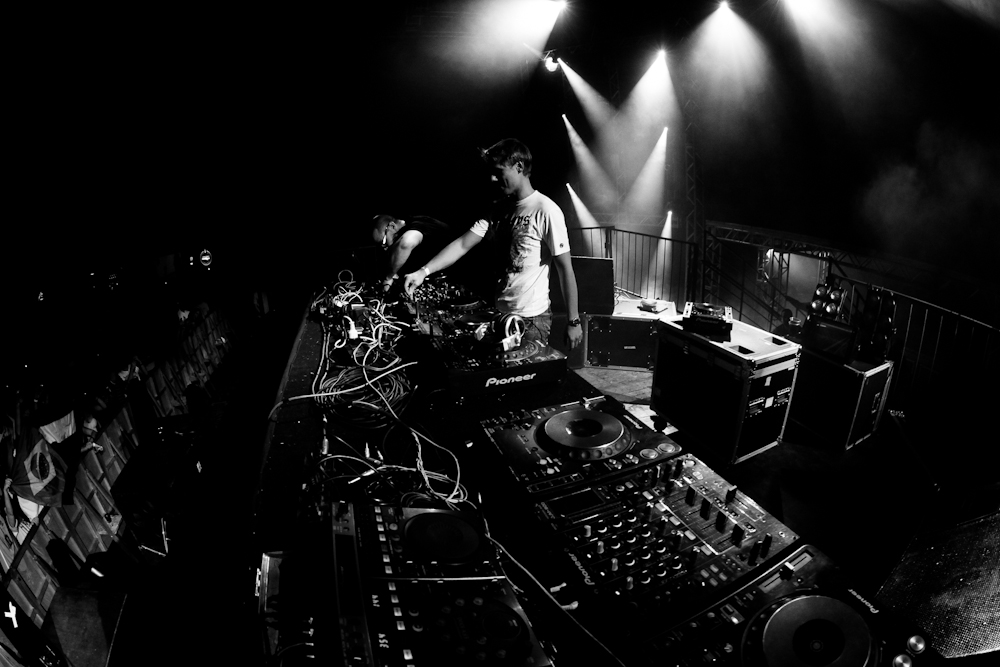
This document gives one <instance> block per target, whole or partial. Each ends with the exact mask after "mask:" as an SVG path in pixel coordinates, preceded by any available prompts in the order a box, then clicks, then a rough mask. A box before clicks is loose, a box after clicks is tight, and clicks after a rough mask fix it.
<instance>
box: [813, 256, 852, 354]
mask: <svg viewBox="0 0 1000 667" xmlns="http://www.w3.org/2000/svg"><path fill="white" fill-rule="evenodd" d="M844 294H845V290H844V288H843V287H841V285H840V280H839V279H838V278H836V277H834V276H828V277H827V279H826V282H823V283H820V284H818V285H816V290H815V291H814V292H813V298H812V301H811V302H810V303H809V317H808V319H806V322H805V326H804V327H803V330H802V345H803V347H805V348H806V349H808V350H810V351H812V352H816V353H819V354H824V355H827V356H829V357H832V358H834V359H836V360H837V361H840V362H843V363H848V362H850V361H852V360H853V359H854V355H855V353H856V351H857V350H856V348H857V329H856V327H854V326H852V325H850V324H847V323H845V322H842V321H840V316H841V307H842V306H843V303H844Z"/></svg>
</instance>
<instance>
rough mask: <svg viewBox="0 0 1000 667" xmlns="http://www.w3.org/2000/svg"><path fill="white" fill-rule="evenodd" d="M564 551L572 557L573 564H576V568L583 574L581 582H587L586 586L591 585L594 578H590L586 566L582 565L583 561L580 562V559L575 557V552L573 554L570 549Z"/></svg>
mask: <svg viewBox="0 0 1000 667" xmlns="http://www.w3.org/2000/svg"><path fill="white" fill-rule="evenodd" d="M566 553H567V554H569V557H570V558H571V559H572V561H573V564H574V565H576V569H578V570H580V573H581V574H583V583H585V584H587V585H588V586H593V585H594V580H593V579H591V578H590V573H589V572H587V568H585V567H584V566H583V563H581V562H580V560H579V559H578V558H577V557H576V554H574V553H573V552H571V551H568V552H566Z"/></svg>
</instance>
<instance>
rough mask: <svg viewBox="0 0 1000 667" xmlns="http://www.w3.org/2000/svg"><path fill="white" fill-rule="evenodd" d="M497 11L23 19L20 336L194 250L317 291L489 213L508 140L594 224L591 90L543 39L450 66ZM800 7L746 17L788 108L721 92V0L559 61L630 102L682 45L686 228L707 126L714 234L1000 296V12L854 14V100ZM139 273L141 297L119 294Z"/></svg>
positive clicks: (604, 7) (897, 9)
mask: <svg viewBox="0 0 1000 667" xmlns="http://www.w3.org/2000/svg"><path fill="white" fill-rule="evenodd" d="M486 4H489V3H482V2H427V1H417V2H388V3H387V2H380V3H369V4H368V5H366V6H364V7H351V8H350V9H349V10H348V9H347V8H346V7H344V8H342V7H339V6H338V7H336V8H334V9H330V10H328V11H326V10H324V11H318V10H314V11H307V12H302V13H298V12H296V11H293V10H288V9H283V10H259V11H254V10H251V9H248V8H245V7H242V8H239V9H238V10H233V11H231V12H222V11H219V10H211V11H208V10H204V11H197V12H186V11H185V12H181V11H179V10H163V11H152V10H148V9H144V10H141V11H136V12H133V13H125V14H120V13H119V14H114V15H110V14H109V15H105V16H98V15H94V14H93V13H89V12H88V13H86V14H80V15H71V14H65V13H59V14H57V13H50V14H47V15H43V16H36V17H31V18H30V19H29V18H25V19H23V20H22V21H20V22H17V23H16V34H17V38H18V39H17V40H16V42H17V46H18V48H16V49H15V56H14V58H13V60H12V63H11V66H10V68H9V69H10V71H11V72H12V75H13V76H12V78H11V80H10V89H9V90H8V100H9V105H8V106H9V109H10V110H12V111H13V113H12V114H11V118H12V120H10V121H9V122H8V135H7V144H8V147H9V148H10V151H9V152H8V153H7V154H8V156H9V160H8V165H9V167H10V169H9V173H10V175H11V178H10V179H9V180H8V182H7V188H6V191H7V192H8V193H9V194H8V202H9V204H8V206H7V210H6V212H5V224H4V227H5V233H4V237H5V238H4V243H3V250H2V263H3V266H4V272H5V275H4V286H5V290H6V292H7V295H8V303H9V305H10V307H9V309H8V318H7V325H8V328H9V330H11V331H20V332H27V333H26V334H24V335H26V336H28V337H30V338H32V339H34V338H37V335H38V331H39V330H40V329H41V330H47V331H49V332H52V333H53V335H61V334H62V333H63V332H64V331H65V327H67V326H69V327H71V328H72V329H76V330H80V329H86V328H93V326H94V325H95V323H96V321H97V320H100V319H101V318H106V317H108V314H109V313H111V312H115V311H114V310H113V309H111V310H109V307H108V304H110V305H111V306H113V307H114V308H117V307H119V306H121V305H123V304H131V305H132V307H133V308H134V307H135V304H143V303H153V302H154V301H155V302H157V303H159V302H161V301H162V302H163V303H172V302H173V301H175V300H176V299H178V298H179V297H178V294H179V293H182V292H183V291H184V289H185V288H183V287H181V286H180V285H181V283H183V282H184V281H183V280H181V279H179V278H178V277H177V276H178V275H179V274H180V273H183V272H178V273H176V274H175V275H174V276H173V277H172V278H171V281H168V282H171V284H168V285H166V286H164V285H162V284H161V283H162V282H163V281H162V280H161V278H162V277H163V275H164V274H165V273H169V272H170V271H169V267H166V266H165V265H164V264H163V260H162V258H163V257H164V256H167V255H175V256H176V257H189V256H194V255H195V254H196V253H197V252H198V251H200V250H201V249H203V248H207V249H210V250H211V251H212V252H213V255H214V257H215V264H213V271H214V272H215V273H214V274H212V277H211V281H212V284H213V288H214V289H225V290H228V291H234V290H235V291H253V290H257V289H266V288H268V287H271V286H274V285H289V284H291V285H301V286H304V288H307V289H308V288H311V287H312V286H315V285H316V284H318V282H320V281H321V280H324V279H326V278H327V277H329V276H330V275H331V273H332V272H334V271H336V270H337V269H338V268H339V267H340V266H341V265H342V264H343V258H344V257H345V253H346V252H347V251H348V250H349V249H350V248H351V247H352V246H354V245H357V244H358V243H361V242H363V241H365V239H366V238H367V235H366V234H365V232H364V227H365V221H367V220H368V219H370V217H371V216H372V215H374V214H375V213H380V212H391V213H394V214H397V215H404V216H405V215H407V214H426V215H432V216H436V217H439V218H441V219H443V220H445V221H446V222H449V223H450V224H453V225H455V226H456V228H457V229H458V230H461V229H462V228H463V227H464V225H466V224H468V222H469V220H470V218H471V216H472V215H474V214H475V213H476V211H477V210H478V207H479V205H480V203H481V198H480V196H479V195H480V193H481V185H482V183H481V179H480V174H479V172H478V171H477V169H476V167H477V164H476V148H477V147H480V146H488V145H490V144H492V143H493V142H495V141H497V140H499V139H502V138H504V137H507V136H516V137H519V138H521V139H523V140H524V141H525V142H526V143H527V144H528V145H529V146H531V148H532V150H533V151H534V153H535V155H536V164H535V175H534V178H533V180H534V184H535V185H536V187H538V188H539V189H540V190H542V191H543V192H546V193H547V194H550V195H551V196H553V197H554V198H555V199H556V200H557V202H559V203H560V204H561V205H562V207H563V209H564V210H565V211H567V217H568V219H569V222H570V224H571V225H573V224H575V222H576V220H575V215H574V214H573V212H572V206H571V204H570V202H569V201H568V196H567V194H566V189H565V187H564V184H565V183H566V182H567V181H569V182H574V179H576V178H577V175H576V173H575V166H574V160H573V156H572V151H571V150H570V148H569V146H568V142H567V139H566V132H565V129H564V127H563V124H562V121H561V119H560V114H562V113H566V114H567V115H568V116H569V117H570V119H571V121H572V122H573V124H574V126H575V127H576V128H577V129H578V130H580V132H581V135H583V136H584V138H585V139H589V138H592V135H593V132H592V129H591V128H588V127H587V125H586V121H585V120H584V118H583V116H582V114H581V113H580V107H579V104H578V103H577V101H576V99H575V96H574V94H573V92H572V90H571V89H570V88H569V86H568V84H567V83H566V82H565V78H564V77H563V76H562V74H561V73H556V75H552V74H549V73H547V72H544V71H543V70H542V69H541V68H540V66H539V65H538V63H537V61H535V60H533V59H532V58H531V56H530V53H528V51H527V50H523V52H522V53H521V54H520V64H514V65H511V64H510V63H509V62H507V61H506V60H504V58H503V55H501V54H497V55H496V56H495V58H494V61H493V65H497V63H498V62H500V64H501V65H502V66H503V67H505V68H506V69H503V71H502V72H500V73H498V71H497V70H496V69H493V70H486V69H480V68H478V66H477V65H476V64H475V63H472V64H462V61H461V60H459V59H457V58H455V57H453V56H454V54H452V53H448V52H447V48H448V45H449V44H453V43H455V40H457V41H458V42H461V41H462V40H463V39H468V36H467V35H465V36H463V35H461V34H459V35H458V36H456V35H454V34H451V32H449V31H451V28H450V27H449V26H452V25H453V21H452V23H449V20H451V19H449V18H448V17H449V16H450V17H452V19H453V17H454V16H455V15H456V13H460V12H464V11H467V10H469V9H470V8H471V9H476V10H478V9H481V8H482V7H483V6H485V5H486ZM781 4H782V3H781V2H778V1H777V0H744V1H742V2H734V3H732V6H733V8H734V11H736V12H737V13H738V14H739V15H740V17H741V18H742V19H743V20H744V21H745V22H747V23H748V24H750V25H751V26H752V27H753V29H754V30H756V31H757V33H758V34H759V36H760V37H761V39H762V40H763V43H764V44H765V45H766V49H767V53H768V56H769V58H770V60H771V62H772V66H773V71H772V74H771V75H770V78H769V79H768V82H767V85H766V86H765V89H766V91H767V92H768V93H773V95H772V96H771V97H769V98H767V100H765V99H763V98H761V99H760V100H756V99H753V98H751V99H748V100H744V103H743V105H742V107H741V108H739V109H727V108H721V107H720V106H719V105H718V104H715V103H713V100H712V99H710V98H707V97H706V96H705V93H706V91H705V85H704V81H702V80H699V78H698V76H697V75H696V72H695V70H693V69H692V68H690V67H688V66H687V65H688V63H690V62H691V57H692V53H693V44H692V35H693V34H694V32H695V30H696V28H697V27H698V25H699V23H700V22H701V21H702V20H703V19H704V17H706V16H707V15H708V14H710V13H711V12H712V11H714V9H715V7H716V3H715V2H706V1H701V0H690V1H683V2H681V1H677V0H675V1H666V2H661V3H644V2H616V3H605V2H593V1H587V0H578V1H577V2H574V3H572V4H571V6H570V10H569V11H568V12H567V13H566V14H565V15H564V16H562V17H561V18H560V19H559V22H558V23H557V25H556V29H555V30H554V32H553V34H552V35H551V37H550V40H549V44H548V48H551V49H555V50H556V54H557V55H559V56H561V57H563V58H564V59H565V60H566V61H567V62H569V63H571V65H572V66H573V67H574V69H575V70H576V71H577V72H579V73H580V74H581V75H583V76H584V78H585V79H587V80H588V82H590V83H591V85H593V86H594V87H595V88H596V89H597V90H598V91H599V92H601V93H602V94H604V95H605V96H612V95H613V94H614V93H615V90H614V89H613V88H614V85H612V84H611V83H610V82H611V81H617V84H616V85H617V86H618V89H619V90H618V92H619V96H620V98H624V97H625V96H627V93H628V91H629V90H630V89H631V87H632V85H633V84H634V83H635V82H636V81H637V80H638V79H639V77H640V76H641V75H642V74H643V72H644V71H645V69H646V67H647V66H648V64H649V62H650V57H651V54H652V52H653V51H654V50H655V49H656V48H659V47H660V46H665V47H666V48H667V50H668V53H669V54H670V59H671V60H670V62H671V72H672V76H673V80H674V86H675V89H676V92H677V97H678V100H679V102H680V103H681V104H682V105H685V104H686V105H687V106H686V109H687V111H686V116H685V118H684V119H683V127H682V128H679V129H672V130H671V135H670V138H671V141H674V140H676V141H677V144H675V148H674V151H673V152H672V153H671V158H670V160H671V164H670V166H668V171H669V170H670V169H671V168H672V169H673V172H672V173H671V174H670V175H669V177H668V193H667V195H668V199H669V202H670V205H671V206H672V207H673V208H674V209H675V215H678V216H679V215H684V214H685V213H686V212H687V211H686V209H685V206H686V203H685V201H684V200H685V197H684V179H683V177H682V174H681V168H682V163H681V162H680V161H679V160H680V157H679V153H678V148H676V146H677V145H678V144H679V143H680V139H682V138H684V137H686V138H687V139H688V140H689V141H690V142H691V143H692V145H693V146H695V148H696V149H697V151H698V153H699V156H700V162H699V168H700V172H701V179H702V180H701V182H702V186H703V187H702V190H701V196H702V199H703V201H704V205H705V209H704V213H705V217H706V218H707V219H710V220H718V221H723V222H732V223H738V224H743V225H751V226H759V227H764V228H768V229H773V230H779V231H789V232H794V233H798V234H805V235H809V236H813V237H817V238H822V239H828V240H830V241H831V242H833V243H837V244H841V245H844V246H851V247H858V248H867V249H872V250H877V251H881V252H890V253H894V254H898V255H902V256H905V257H910V258H915V259H920V260H923V261H926V262H929V263H931V264H933V265H937V266H942V267H947V268H949V269H953V270H959V271H962V272H964V273H967V274H970V275H972V276H974V277H976V278H977V279H980V280H988V281H991V282H994V281H996V277H995V276H994V272H993V270H992V268H991V267H992V266H993V264H994V253H995V251H996V248H997V247H998V245H997V240H998V239H997V220H998V219H1000V218H998V213H1000V164H998V162H1000V160H998V155H1000V149H998V146H1000V141H998V131H997V123H996V120H995V119H996V118H997V117H1000V108H998V107H1000V102H998V101H997V99H996V97H997V96H996V95H994V94H993V93H994V92H995V87H996V86H995V82H993V80H992V79H993V75H994V74H995V73H993V72H992V69H993V67H994V65H995V63H996V62H1000V39H998V32H1000V28H998V26H1000V17H998V15H997V11H996V9H995V8H993V7H992V6H991V5H989V4H988V3H978V4H977V3H972V2H965V1H963V0H950V1H946V0H897V1H891V0H882V1H880V2H876V1H872V2H865V3H860V2H854V1H852V0H842V1H841V2H840V4H841V5H843V6H845V7H848V8H851V10H852V11H853V12H855V15H857V16H860V17H862V19H863V20H862V21H861V22H860V23H859V24H858V25H856V26H855V28H854V29H855V31H856V34H857V35H858V39H859V42H857V43H855V42H846V43H845V49H846V50H848V51H852V50H853V52H855V53H854V55H856V58H855V59H854V60H848V61H846V62H848V63H849V64H850V67H848V68H845V69H844V70H843V71H842V72H841V75H842V76H844V77H846V79H845V80H847V81H849V82H850V81H854V82H856V83H857V84H858V85H857V86H854V87H852V88H851V90H852V91H853V93H852V96H851V97H849V98H847V99H842V98H837V97H836V96H834V95H833V93H832V92H831V91H830V90H829V89H828V88H826V87H824V85H823V83H822V82H818V81H816V80H815V77H814V75H812V74H811V73H810V72H809V70H808V69H807V67H806V66H805V62H806V57H805V55H804V54H805V53H806V52H807V51H808V48H807V45H806V44H804V43H803V42H801V41H800V38H799V37H797V36H796V33H795V32H794V31H793V30H792V28H791V26H790V23H789V20H788V18H787V16H786V14H785V12H784V10H783V8H782V6H781ZM963 6H965V7H973V8H974V9H976V8H978V9H976V11H966V10H963V9H962V7H963ZM442 12H443V13H442ZM858 44H861V45H862V47H864V48H861V49H860V50H859V47H858ZM515 60H516V59H515ZM855 68H856V69H855ZM757 101H760V103H761V104H760V106H757V105H756V102H757ZM177 268H178V267H176V266H175V267H174V269H175V270H176V269H177ZM91 273H94V276H91V275H90V274H91ZM112 274H114V275H116V277H117V278H118V280H119V287H118V292H117V295H116V296H114V297H113V299H111V301H108V300H107V299H106V298H105V296H101V297H100V298H97V297H95V295H98V294H104V295H106V294H107V292H108V290H107V289H105V287H106V283H107V280H108V276H110V275H112ZM207 275H208V274H207V273H202V274H195V273H191V275H190V276H189V282H192V283H193V284H194V287H195V288H197V287H198V285H197V284H196V283H197V282H198V281H201V280H208V278H206V277H205V276H207ZM40 292H42V293H44V297H45V298H44V303H42V304H41V305H39V302H38V301H37V297H38V294H39V293H40ZM95 299H96V300H95ZM118 312H120V311H118ZM71 323H72V324H71ZM84 324H85V325H86V326H82V325H84Z"/></svg>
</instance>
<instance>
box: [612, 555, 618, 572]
mask: <svg viewBox="0 0 1000 667" xmlns="http://www.w3.org/2000/svg"><path fill="white" fill-rule="evenodd" d="M611 571H612V572H617V571H618V559H617V558H612V559H611Z"/></svg>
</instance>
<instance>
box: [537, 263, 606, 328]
mask: <svg viewBox="0 0 1000 667" xmlns="http://www.w3.org/2000/svg"><path fill="white" fill-rule="evenodd" d="M573 273H575V274H576V291H577V300H578V302H579V306H580V312H581V313H589V314H591V315H610V314H611V313H613V312H615V265H614V260H613V259H611V258H609V257H573ZM557 274H558V269H553V270H552V271H551V272H550V278H549V280H550V283H549V296H550V297H551V299H552V312H553V313H564V312H566V299H565V298H563V293H562V288H561V287H560V285H559V278H558V276H557Z"/></svg>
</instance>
